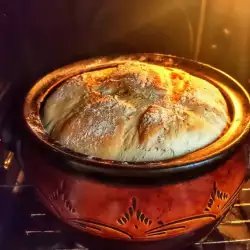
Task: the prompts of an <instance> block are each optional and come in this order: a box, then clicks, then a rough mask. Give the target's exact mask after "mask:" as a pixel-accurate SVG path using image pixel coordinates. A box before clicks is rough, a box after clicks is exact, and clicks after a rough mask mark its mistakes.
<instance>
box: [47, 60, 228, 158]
mask: <svg viewBox="0 0 250 250" xmlns="http://www.w3.org/2000/svg"><path fill="white" fill-rule="evenodd" d="M42 120H43V124H44V126H45V128H46V130H47V131H48V133H49V134H50V135H51V137H53V138H54V139H55V140H57V141H58V142H59V143H60V144H62V145H63V146H65V147H67V148H70V149H72V150H74V151H76V152H79V153H83V154H87V155H89V156H94V157H99V158H103V159H109V160H118V161H154V160H165V159H170V158H173V157H177V156H181V155H184V154H188V153H190V152H192V151H195V150H197V149H200V148H203V147H205V146H207V145H208V144H210V143H212V142H213V141H215V140H216V139H217V138H218V137H220V135H221V134H222V133H223V131H224V130H225V129H226V128H227V125H228V123H229V122H230V118H229V115H228V110H227V104H226V101H225V99H224V97H223V95H222V94H221V92H220V91H219V89H217V88H216V87H215V86H214V85H212V84H211V83H209V82H207V81H205V80H203V79H201V78H198V77H195V76H192V75H190V74H188V73H187V72H185V71H183V70H180V69H176V68H167V67H162V66H158V65H153V64H148V63H141V62H137V61H130V62H127V63H124V64H121V65H119V66H117V67H113V68H109V69H104V70H96V71H92V72H87V73H83V74H81V75H78V76H75V77H72V78H70V79H68V80H67V81H66V82H64V83H63V84H62V85H61V86H59V87H58V88H57V89H56V90H55V91H54V92H53V93H52V95H51V96H50V97H49V98H48V100H47V101H46V103H45V106H44V116H43V117H42Z"/></svg>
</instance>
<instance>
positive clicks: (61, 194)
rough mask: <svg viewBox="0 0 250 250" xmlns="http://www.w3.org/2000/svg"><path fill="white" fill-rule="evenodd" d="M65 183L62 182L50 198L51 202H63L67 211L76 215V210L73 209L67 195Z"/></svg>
mask: <svg viewBox="0 0 250 250" xmlns="http://www.w3.org/2000/svg"><path fill="white" fill-rule="evenodd" d="M65 189H66V188H65V181H64V180H62V181H61V183H60V186H59V188H58V189H56V190H55V191H54V192H53V193H52V194H51V195H50V196H49V198H50V200H51V201H62V202H63V204H64V207H65V209H66V210H68V211H69V212H70V213H75V212H76V209H75V208H74V207H73V205H72V203H71V202H70V200H69V197H68V196H67V195H66V194H65Z"/></svg>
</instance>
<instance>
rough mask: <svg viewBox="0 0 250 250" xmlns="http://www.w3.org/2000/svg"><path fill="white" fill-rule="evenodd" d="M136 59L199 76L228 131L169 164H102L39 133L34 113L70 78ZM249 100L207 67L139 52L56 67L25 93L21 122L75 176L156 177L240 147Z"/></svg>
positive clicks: (223, 75)
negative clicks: (218, 102)
mask: <svg viewBox="0 0 250 250" xmlns="http://www.w3.org/2000/svg"><path fill="white" fill-rule="evenodd" d="M131 60H137V61H141V62H148V63H153V64H157V65H161V66H165V67H175V68H180V69H183V70H185V71H187V72H188V73H190V74H192V75H195V76H198V77H201V78H203V79H205V80H207V81H209V82H210V83H212V84H214V85H215V86H216V87H218V88H219V89H220V90H221V92H222V93H223V94H224V97H225V99H226V100H227V103H228V105H229V110H231V113H232V114H231V124H230V127H229V128H228V130H227V131H226V132H225V133H224V134H223V135H222V136H221V137H220V138H219V139H218V140H216V141H215V142H213V143H211V144H210V145H208V146H206V147H204V148H202V149H199V150H196V151H194V152H192V153H190V154H187V155H184V156H180V157H176V158H173V159H169V160H161V161H147V162H121V161H113V160H103V159H100V158H96V157H90V156H87V155H84V154H81V153H77V152H74V151H73V150H70V149H67V148H65V147H63V146H62V145H60V144H59V143H58V142H56V141H55V140H53V139H52V138H50V136H49V135H48V133H47V132H46V131H45V129H44V127H43V125H42V122H41V119H40V110H41V106H42V103H43V101H44V100H45V98H46V96H47V95H48V94H49V93H50V92H51V91H53V89H54V88H55V87H56V86H58V85H59V84H63V82H64V81H65V80H66V79H68V78H70V77H73V76H75V75H78V74H81V73H84V72H88V71H92V70H96V69H100V68H107V67H114V66H116V65H118V64H122V63H124V62H126V61H131ZM249 117H250V96H249V94H248V92H247V91H246V90H245V89H244V88H243V86H242V85H241V84H240V83H239V82H238V81H236V80H235V79H234V78H232V77H231V76H229V75H228V74H226V73H224V72H223V71H221V70H219V69H216V68H214V67H213V66H210V65H208V64H204V63H201V62H198V61H194V60H190V59H186V58H182V57H177V56H173V55H165V54H156V53H139V54H129V55H123V56H107V57H100V58H93V59H87V60H83V61H79V62H76V63H73V64H70V65H67V66H64V67H61V68H59V69H57V70H55V71H53V72H51V73H49V74H47V75H46V76H44V77H42V78H41V79H40V80H38V81H37V82H36V83H35V85H34V86H33V87H32V88H31V89H30V91H29V93H28V94H27V96H26V99H25V103H24V120H25V124H26V127H27V128H28V130H29V132H30V133H31V135H32V137H33V138H36V139H37V140H38V141H39V142H40V143H42V144H43V146H45V147H46V148H47V149H49V150H50V151H51V150H52V151H53V152H54V153H55V154H57V155H58V154H59V155H58V156H59V157H62V156H63V158H64V159H66V160H67V163H69V165H70V167H71V168H72V169H74V170H77V171H78V172H85V171H87V172H93V173H103V174H108V175H115V176H116V175H119V176H141V177H143V176H147V177H150V176H155V175H157V176H161V175H162V173H164V174H171V173H180V172H186V171H189V170H196V169H199V168H202V167H205V166H207V165H209V164H214V163H215V162H216V161H218V160H221V159H224V158H225V157H226V156H227V155H228V154H229V152H230V151H232V150H233V149H234V148H235V147H236V146H237V145H239V144H240V143H241V141H242V140H243V139H244V137H245V136H246V135H247V133H248V132H249V130H250V119H249Z"/></svg>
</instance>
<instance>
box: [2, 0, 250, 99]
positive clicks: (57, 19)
mask: <svg viewBox="0 0 250 250" xmlns="http://www.w3.org/2000/svg"><path fill="white" fill-rule="evenodd" d="M0 11H1V16H0V30H1V35H3V37H2V38H1V39H0V40H1V42H0V43H1V44H0V54H1V56H0V80H1V83H2V84H5V83H6V82H13V83H14V85H13V86H14V89H15V90H16V89H18V91H15V93H16V94H17V96H16V97H15V98H14V100H17V99H19V98H21V99H22V98H23V96H24V93H25V92H26V91H27V90H28V88H29V87H30V86H31V85H32V84H33V82H34V81H35V80H36V79H37V78H39V77H41V76H42V75H44V74H45V73H47V72H49V71H51V70H53V69H55V68H57V67H59V66H62V65H65V64H68V63H71V62H73V61H76V60H80V59H84V58H88V57H92V56H99V55H107V54H113V53H130V52H161V53H168V54H175V55H178V56H184V57H188V58H194V59H198V60H201V61H204V62H207V63H209V64H212V65H214V66H216V67H218V68H220V69H222V70H225V71H226V72H228V73H229V74H231V75H232V76H234V77H236V78H237V79H238V80H240V81H241V82H243V83H244V84H245V85H246V86H247V85H248V79H249V78H250V77H249V75H250V73H249V70H248V69H249V66H250V63H249V60H250V59H249V58H250V51H249V50H250V42H249V33H250V27H249V25H250V2H249V0H239V1H234V0H188V1H187V0H167V1H166V0H119V1H117V0H91V1H88V0H53V1H51V0H0Z"/></svg>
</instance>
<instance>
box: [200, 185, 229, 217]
mask: <svg viewBox="0 0 250 250" xmlns="http://www.w3.org/2000/svg"><path fill="white" fill-rule="evenodd" d="M228 197H229V195H228V193H226V192H223V191H221V190H220V189H219V188H218V187H217V185H216V182H214V184H213V190H212V192H211V194H210V198H209V200H208V203H207V207H206V208H205V209H204V211H206V212H210V211H211V210H212V209H213V207H214V206H216V205H217V208H218V209H221V201H223V203H224V202H226V201H227V200H228ZM223 205H224V204H223Z"/></svg>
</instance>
